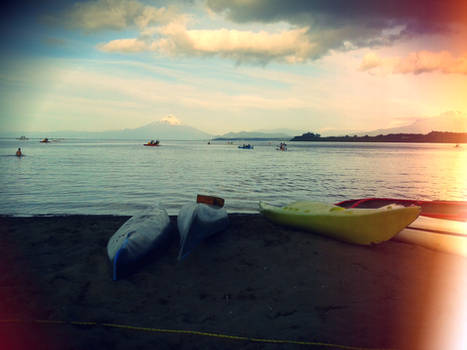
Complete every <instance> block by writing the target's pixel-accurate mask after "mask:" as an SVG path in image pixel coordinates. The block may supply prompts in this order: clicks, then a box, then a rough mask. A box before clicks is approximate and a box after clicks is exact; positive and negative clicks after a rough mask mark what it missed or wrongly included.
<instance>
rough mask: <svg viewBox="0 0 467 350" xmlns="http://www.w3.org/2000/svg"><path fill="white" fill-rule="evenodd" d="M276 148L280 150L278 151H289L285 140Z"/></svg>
mask: <svg viewBox="0 0 467 350" xmlns="http://www.w3.org/2000/svg"><path fill="white" fill-rule="evenodd" d="M276 150H278V151H287V144H286V143H285V142H281V143H280V144H279V145H278V146H277V148H276Z"/></svg>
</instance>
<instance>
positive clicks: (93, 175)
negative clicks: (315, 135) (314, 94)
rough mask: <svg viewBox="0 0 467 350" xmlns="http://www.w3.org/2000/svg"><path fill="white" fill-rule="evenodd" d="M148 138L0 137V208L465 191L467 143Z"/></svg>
mask: <svg viewBox="0 0 467 350" xmlns="http://www.w3.org/2000/svg"><path fill="white" fill-rule="evenodd" d="M144 141H145V140H140V141H137V140H133V141H130V140H125V141H110V140H105V141H102V140H76V139H65V140H61V141H59V142H53V143H49V144H41V143H39V140H38V139H31V140H28V141H19V140H13V139H2V140H0V170H1V175H0V199H1V200H0V214H12V215H32V214H118V215H133V214H135V213H137V212H139V211H140V210H141V209H144V208H146V207H148V206H151V205H154V204H157V203H160V204H161V205H162V206H164V207H165V208H167V209H168V211H169V214H176V213H177V212H178V209H179V208H180V207H181V206H182V205H183V204H184V203H186V202H189V201H194V200H195V198H196V194H197V193H202V194H212V195H217V196H221V197H223V198H225V200H226V208H227V209H228V211H229V212H254V211H256V209H257V206H258V201H259V200H264V201H267V202H270V203H273V204H286V203H288V202H291V201H296V200H304V199H308V200H317V201H324V202H329V203H333V202H337V201H341V200H344V199H351V198H360V197H397V198H412V199H425V200H434V199H444V200H466V199H467V181H466V180H467V178H466V175H465V171H466V170H467V151H466V149H467V146H466V145H463V146H462V147H460V148H455V147H454V146H453V145H451V144H378V143H357V144H352V143H315V142H313V143H309V142H308V143H306V142H303V143H289V147H288V151H287V152H280V151H276V147H275V142H273V143H269V142H253V144H254V145H255V148H254V149H253V150H242V149H238V148H237V144H234V145H228V144H226V143H225V142H218V143H216V142H213V143H212V144H211V145H208V144H207V143H206V142H201V141H200V142H191V141H163V142H162V146H161V147H143V146H142V144H143V142H144ZM18 147H21V148H22V149H23V152H24V154H25V156H24V157H22V158H18V157H16V156H14V153H15V151H16V149H17V148H18Z"/></svg>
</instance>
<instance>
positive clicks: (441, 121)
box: [0, 112, 467, 140]
mask: <svg viewBox="0 0 467 350" xmlns="http://www.w3.org/2000/svg"><path fill="white" fill-rule="evenodd" d="M306 131H309V130H306V129H303V130H292V129H271V130H256V131H240V132H228V133H226V134H222V135H212V134H209V133H207V132H204V131H201V130H199V129H197V128H194V127H192V126H188V125H183V124H181V123H180V121H178V119H176V118H175V117H173V116H167V117H165V118H163V119H162V120H159V121H154V122H152V123H149V124H146V125H143V126H141V127H138V128H135V129H122V130H109V131H99V132H97V131H96V132H90V131H54V132H18V133H14V134H13V133H11V132H9V133H7V132H1V133H0V136H2V137H19V136H21V135H25V136H27V137H40V138H43V137H49V138H58V137H74V138H95V139H144V140H146V139H160V140H208V139H221V140H248V139H257V140H258V139H269V140H288V139H291V138H293V137H294V136H298V135H302V134H303V133H305V132H306ZM431 131H449V132H467V115H466V114H465V113H464V114H463V113H460V112H447V113H444V114H441V115H439V116H437V117H432V118H424V119H418V120H416V121H414V122H413V123H411V124H408V125H406V126H401V127H397V128H389V129H378V130H373V131H367V132H355V131H350V132H342V131H339V132H338V131H334V132H333V133H332V134H331V133H330V132H326V133H325V134H326V136H332V135H335V136H345V135H346V134H347V135H349V136H353V135H357V136H365V135H368V136H376V135H388V134H403V133H407V134H427V133H429V132H431Z"/></svg>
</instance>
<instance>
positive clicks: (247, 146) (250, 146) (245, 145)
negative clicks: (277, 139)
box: [238, 144, 254, 149]
mask: <svg viewBox="0 0 467 350" xmlns="http://www.w3.org/2000/svg"><path fill="white" fill-rule="evenodd" d="M238 148H241V149H253V148H254V146H253V145H250V144H243V145H239V146H238Z"/></svg>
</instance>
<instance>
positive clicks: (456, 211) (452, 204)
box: [336, 198, 467, 221]
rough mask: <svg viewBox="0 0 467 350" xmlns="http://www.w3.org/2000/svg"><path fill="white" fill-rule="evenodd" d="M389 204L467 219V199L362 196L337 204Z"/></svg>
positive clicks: (350, 206)
mask: <svg viewBox="0 0 467 350" xmlns="http://www.w3.org/2000/svg"><path fill="white" fill-rule="evenodd" d="M388 204H400V205H403V206H411V205H416V206H419V207H421V208H422V212H421V214H420V215H422V216H428V217H433V218H438V219H447V220H458V221H466V220H467V202H465V201H421V200H411V199H397V198H360V199H350V200H345V201H342V202H339V203H336V205H338V206H340V207H343V208H380V207H382V206H385V205H388Z"/></svg>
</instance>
